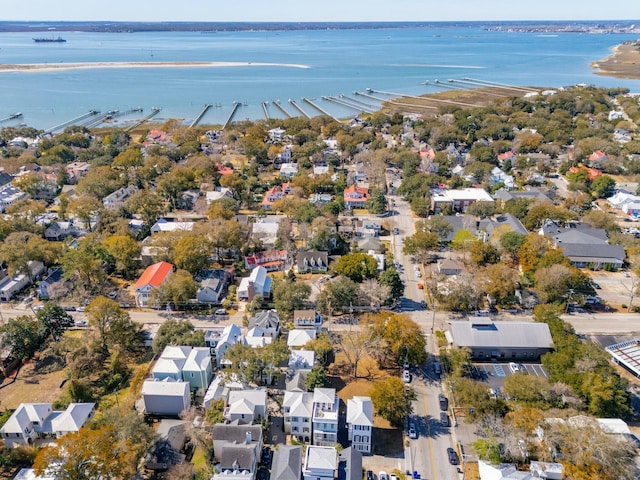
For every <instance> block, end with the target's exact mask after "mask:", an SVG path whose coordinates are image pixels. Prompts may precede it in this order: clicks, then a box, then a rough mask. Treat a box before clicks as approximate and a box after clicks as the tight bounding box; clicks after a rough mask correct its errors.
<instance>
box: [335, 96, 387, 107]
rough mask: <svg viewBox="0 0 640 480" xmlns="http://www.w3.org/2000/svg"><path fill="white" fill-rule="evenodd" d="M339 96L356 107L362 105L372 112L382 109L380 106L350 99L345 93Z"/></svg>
mask: <svg viewBox="0 0 640 480" xmlns="http://www.w3.org/2000/svg"><path fill="white" fill-rule="evenodd" d="M338 96H339V97H340V98H342V99H344V100H346V101H348V102H351V103H353V104H354V105H362V106H364V107H367V108H371V109H372V110H378V109H379V108H380V105H374V104H372V103H367V102H363V101H362V100H358V99H357V98H353V97H350V96H348V95H345V94H344V93H341V94H340V95H338Z"/></svg>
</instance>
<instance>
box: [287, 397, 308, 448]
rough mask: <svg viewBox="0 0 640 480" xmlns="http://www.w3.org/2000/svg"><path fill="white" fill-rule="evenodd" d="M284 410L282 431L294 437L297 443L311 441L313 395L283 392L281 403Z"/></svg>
mask: <svg viewBox="0 0 640 480" xmlns="http://www.w3.org/2000/svg"><path fill="white" fill-rule="evenodd" d="M282 408H283V410H284V431H285V432H286V433H288V434H291V435H293V436H295V437H296V438H297V439H298V440H299V441H301V442H304V443H309V442H310V441H311V428H312V418H313V393H311V392H289V391H287V392H284V401H283V402H282Z"/></svg>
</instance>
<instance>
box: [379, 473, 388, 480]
mask: <svg viewBox="0 0 640 480" xmlns="http://www.w3.org/2000/svg"><path fill="white" fill-rule="evenodd" d="M378 480H389V475H387V472H380V473H378Z"/></svg>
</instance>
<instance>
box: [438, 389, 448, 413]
mask: <svg viewBox="0 0 640 480" xmlns="http://www.w3.org/2000/svg"><path fill="white" fill-rule="evenodd" d="M438 402H440V410H442V411H443V412H446V411H447V410H448V408H449V399H448V398H447V397H445V396H444V394H442V393H441V394H440V395H438Z"/></svg>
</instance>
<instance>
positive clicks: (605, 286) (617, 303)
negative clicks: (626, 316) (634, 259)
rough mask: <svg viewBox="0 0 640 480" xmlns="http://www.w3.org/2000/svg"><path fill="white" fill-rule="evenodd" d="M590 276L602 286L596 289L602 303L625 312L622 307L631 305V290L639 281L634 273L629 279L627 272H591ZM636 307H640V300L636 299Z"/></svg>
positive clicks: (630, 274)
mask: <svg viewBox="0 0 640 480" xmlns="http://www.w3.org/2000/svg"><path fill="white" fill-rule="evenodd" d="M589 275H590V276H591V278H592V279H593V281H594V282H596V283H597V284H598V285H600V287H601V288H600V289H596V293H597V294H598V296H599V297H600V298H601V299H602V303H606V304H607V305H609V306H610V307H611V308H613V309H616V310H624V311H626V308H625V309H623V308H622V305H623V304H624V305H627V306H628V305H629V300H630V294H629V292H630V290H631V289H632V286H633V285H638V283H639V279H638V278H637V277H635V276H634V275H633V274H632V273H629V274H628V275H629V276H628V277H627V276H625V275H626V274H625V272H605V271H599V272H589ZM633 304H634V305H640V298H637V297H636V298H635V299H634V302H633Z"/></svg>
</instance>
